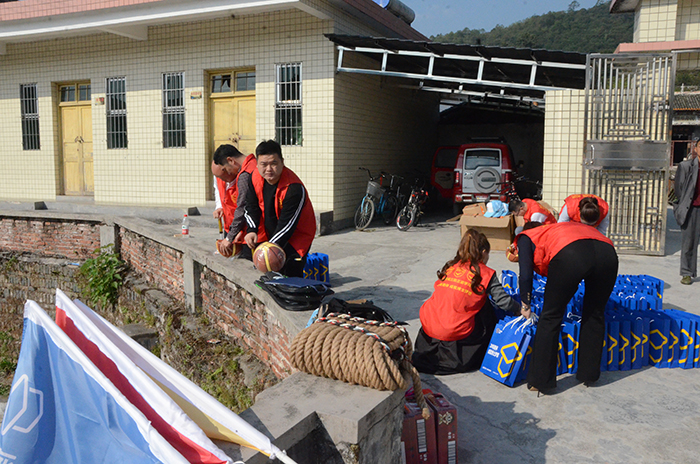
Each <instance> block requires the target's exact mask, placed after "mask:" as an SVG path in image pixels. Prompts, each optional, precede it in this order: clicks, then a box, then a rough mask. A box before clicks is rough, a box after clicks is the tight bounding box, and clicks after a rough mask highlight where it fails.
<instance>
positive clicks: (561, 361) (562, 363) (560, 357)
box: [557, 330, 567, 375]
mask: <svg viewBox="0 0 700 464" xmlns="http://www.w3.org/2000/svg"><path fill="white" fill-rule="evenodd" d="M566 373H567V370H566V353H565V352H564V344H563V343H562V340H561V330H560V331H559V350H558V351H557V375H562V374H566Z"/></svg>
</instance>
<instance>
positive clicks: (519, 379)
mask: <svg viewBox="0 0 700 464" xmlns="http://www.w3.org/2000/svg"><path fill="white" fill-rule="evenodd" d="M532 351H533V350H532V345H528V347H527V351H525V359H523V363H522V365H521V366H520V371H519V372H518V375H517V376H516V377H515V382H516V383H517V382H522V381H523V380H525V379H526V378H527V369H528V367H530V361H531V360H532Z"/></svg>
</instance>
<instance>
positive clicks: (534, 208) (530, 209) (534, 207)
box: [523, 198, 557, 224]
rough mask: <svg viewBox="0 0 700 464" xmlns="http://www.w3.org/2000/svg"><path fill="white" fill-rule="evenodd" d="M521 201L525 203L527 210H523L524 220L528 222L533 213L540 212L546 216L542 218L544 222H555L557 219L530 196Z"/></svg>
mask: <svg viewBox="0 0 700 464" xmlns="http://www.w3.org/2000/svg"><path fill="white" fill-rule="evenodd" d="M523 203H525V204H526V205H527V211H526V212H525V216H524V217H523V218H524V219H525V222H530V218H531V217H532V215H533V214H535V213H542V214H544V215H545V216H547V219H545V220H544V223H545V224H556V222H557V219H556V218H555V217H554V215H553V214H552V213H550V212H549V211H548V210H546V209H545V208H543V207H542V205H540V204H539V203H537V202H536V201H535V200H532V199H530V198H524V199H523Z"/></svg>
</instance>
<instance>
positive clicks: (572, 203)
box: [559, 193, 610, 235]
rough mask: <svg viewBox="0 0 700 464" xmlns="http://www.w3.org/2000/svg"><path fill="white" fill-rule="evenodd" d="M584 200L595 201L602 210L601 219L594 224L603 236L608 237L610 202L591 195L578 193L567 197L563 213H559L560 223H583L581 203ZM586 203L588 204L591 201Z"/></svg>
mask: <svg viewBox="0 0 700 464" xmlns="http://www.w3.org/2000/svg"><path fill="white" fill-rule="evenodd" d="M584 198H590V199H592V200H595V203H596V204H597V205H598V208H599V209H600V217H599V218H598V220H597V221H596V223H595V224H593V227H595V228H596V229H598V232H600V233H601V234H603V235H606V233H607V231H608V225H609V224H610V218H609V217H608V212H609V210H610V207H609V206H608V202H607V201H605V200H603V199H602V198H600V197H598V196H595V195H591V194H589V193H578V194H575V195H569V196H568V197H566V199H565V200H564V206H562V207H561V212H560V213H559V222H569V221H574V222H581V201H582V200H583V199H584ZM586 201H587V202H588V201H591V200H586Z"/></svg>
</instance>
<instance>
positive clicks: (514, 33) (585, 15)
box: [430, 0, 634, 53]
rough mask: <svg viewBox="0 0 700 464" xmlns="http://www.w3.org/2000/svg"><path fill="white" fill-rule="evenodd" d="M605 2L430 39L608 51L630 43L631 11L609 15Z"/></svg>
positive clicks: (462, 42)
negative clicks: (490, 27)
mask: <svg viewBox="0 0 700 464" xmlns="http://www.w3.org/2000/svg"><path fill="white" fill-rule="evenodd" d="M608 6H609V2H607V1H604V0H598V3H597V4H596V5H595V6H593V7H591V8H588V9H586V8H582V9H578V2H577V1H575V0H574V1H573V2H572V3H571V5H569V9H568V11H553V12H549V13H547V14H543V15H541V16H532V17H530V18H527V19H524V20H522V21H518V22H517V23H514V24H511V25H510V26H507V27H506V26H502V25H500V24H499V25H498V26H496V27H494V28H493V29H491V30H490V31H488V32H487V31H485V30H484V29H469V28H465V29H462V30H461V31H458V32H450V33H448V34H439V35H436V36H431V37H430V39H431V40H432V41H434V42H442V43H454V44H470V45H476V44H479V43H480V44H481V45H488V46H498V47H515V48H542V49H546V50H560V51H567V52H580V53H594V52H597V53H610V52H613V51H615V48H616V47H617V46H618V44H620V43H621V42H632V33H633V30H634V14H633V13H629V14H614V15H613V14H610V13H609V10H608Z"/></svg>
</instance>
